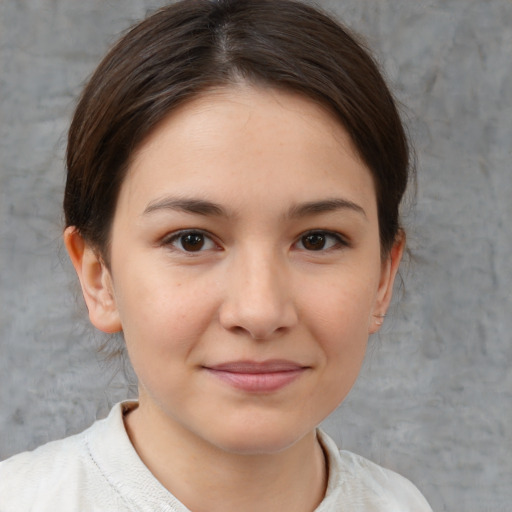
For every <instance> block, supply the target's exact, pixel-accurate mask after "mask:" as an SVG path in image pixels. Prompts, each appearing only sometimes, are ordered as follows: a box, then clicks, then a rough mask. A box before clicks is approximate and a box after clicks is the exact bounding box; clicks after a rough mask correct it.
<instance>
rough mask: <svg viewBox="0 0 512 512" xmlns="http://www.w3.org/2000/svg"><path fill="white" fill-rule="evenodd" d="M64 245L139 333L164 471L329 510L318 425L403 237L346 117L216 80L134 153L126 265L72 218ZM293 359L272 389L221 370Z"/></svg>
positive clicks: (189, 500) (151, 431)
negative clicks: (389, 222) (94, 243)
mask: <svg viewBox="0 0 512 512" xmlns="http://www.w3.org/2000/svg"><path fill="white" fill-rule="evenodd" d="M212 204H213V205H214V206H212ZM182 230H193V233H192V234H191V233H188V235H189V238H186V237H184V235H183V233H182ZM311 231H314V235H316V237H315V236H313V237H312V236H311ZM191 241H192V242H195V243H196V245H194V244H191V243H190V242H191ZM65 242H66V246H67V248H68V251H69V253H70V256H71V259H72V261H73V263H74V266H75V268H76V270H77V273H78V276H79V278H80V281H81V284H82V288H83V292H84V297H85V299H86V302H87V306H88V309H89V314H90V318H91V321H92V323H93V324H94V325H95V326H96V327H98V328H99V329H101V330H103V331H105V332H115V331H119V330H122V331H123V333H124V337H125V339H126V344H127V349H128V353H129V355H130V359H131V361H132V364H133V367H134V369H135V372H136V374H137V376H138V378H139V391H140V397H139V399H140V405H139V407H138V408H137V409H135V410H134V411H133V412H131V413H130V414H129V415H128V416H127V417H126V420H125V422H126V427H127V431H128V433H129V435H130V438H131V440H132V442H133V444H134V446H135V449H136V450H137V452H138V453H139V455H140V457H141V459H142V460H143V461H144V463H145V464H146V465H147V466H148V467H149V468H150V470H151V471H152V472H153V473H154V475H155V476H156V477H157V478H158V479H159V480H160V482H162V484H163V485H164V486H166V487H167V488H168V489H169V490H171V491H172V492H173V494H174V495H175V496H177V497H178V498H179V499H180V500H181V501H182V502H183V503H184V504H185V505H186V506H187V507H189V508H190V509H191V510H194V511H195V512H196V511H206V510H208V511H210V512H212V511H215V510H223V511H229V510H246V511H250V510H268V511H273V510H276V511H277V510H279V511H281V512H282V511H284V510H290V511H292V510H293V511H294V512H296V511H299V512H300V511H312V510H314V508H315V507H316V506H317V505H318V503H319V502H320V501H321V499H322V497H323V495H324V492H325V484H326V470H325V463H324V457H323V453H322V450H321V448H320V447H319V444H318V441H317V439H316V435H315V427H316V426H317V425H318V424H319V423H320V422H321V421H322V420H323V419H324V418H325V417H326V416H327V415H328V414H329V413H330V412H332V411H333V410H334V409H335V408H336V407H337V406H338V405H339V404H340V403H341V401H342V400H343V399H344V398H345V396H346V394H347V393H348V391H349V390H350V388H351V387H352V385H353V383H354V381H355V379H356V377H357V374H358V372H359V370H360V367H361V364H362V361H363V358H364V354H365V349H366V345H367V341H368V336H369V335H370V334H372V333H374V332H376V331H377V330H378V328H379V324H380V323H381V321H380V319H379V317H378V316H377V315H381V314H384V313H385V311H386V309H387V307H388V305H389V301H390V299H391V293H392V286H393V280H394V278H395V275H396V271H397V268H398V265H399V262H400V258H401V255H402V250H403V240H402V238H400V239H398V240H397V241H396V243H395V245H394V246H393V248H392V250H391V251H390V252H389V254H386V255H384V257H383V255H382V254H381V247H380V241H379V229H378V217H377V204H376V196H375V187H374V183H373V179H372V176H371V174H370V172H369V170H368V169H367V168H366V166H365V165H364V163H363V162H362V161H361V160H360V158H359V157H358V155H357V153H356V151H355V150H354V148H353V145H352V143H351V141H350V139H349V137H348V135H347V134H346V132H345V130H344V129H343V127H342V126H341V125H340V124H339V123H338V122H337V121H336V120H335V119H334V118H333V117H332V116H331V115H330V114H329V113H328V112H327V111H326V110H324V109H323V108H321V107H320V106H318V105H317V104H315V103H313V102H312V101H311V100H309V99H305V98H303V97H301V96H298V95H294V94H290V93H284V92H277V91H272V90H268V89H265V90H261V89H258V88H254V87H251V86H238V87H232V88H230V89H221V90H216V91H211V92H208V93H205V94H204V95H202V96H200V97H198V98H196V99H194V100H193V101H191V102H189V103H187V104H185V105H184V106H182V107H180V108H179V109H177V110H175V111H174V112H172V113H171V114H170V115H169V116H168V118H167V119H166V120H165V121H164V122H163V123H162V124H161V125H160V126H159V127H158V128H157V129H156V130H155V131H154V133H153V134H151V136H150V137H149V138H148V140H147V141H145V142H144V144H143V145H142V147H141V148H140V149H139V150H138V151H137V152H136V154H135V155H134V158H133V159H132V162H131V165H130V167H129V171H128V174H127V176H126V179H125V181H124V183H123V185H122V187H121V191H120V195H119V199H118V204H117V207H116V213H115V217H114V221H113V226H112V233H111V252H110V265H109V266H108V267H107V266H106V265H105V264H104V263H103V261H102V259H101V257H100V256H99V255H98V252H97V251H95V250H94V248H92V247H90V246H89V245H88V244H87V243H86V242H85V241H84V240H83V239H82V238H81V237H80V235H79V233H78V232H77V231H76V230H75V229H74V228H73V227H70V228H68V229H67V230H66V232H65ZM201 244H202V245H201ZM197 248H200V250H195V249H197ZM276 359H278V360H286V361H292V362H293V363H294V364H297V365H299V366H300V368H301V369H300V371H298V372H297V373H298V376H297V378H294V379H293V380H292V381H291V382H289V383H288V384H287V385H285V386H282V387H279V388H278V389H276V390H271V391H268V390H267V391H264V392H261V391H258V390H256V391H255V390H249V391H248V390H245V389H239V388H237V387H235V386H233V385H232V384H230V383H229V382H226V381H225V380H223V379H221V378H219V377H218V375H217V374H216V373H215V372H213V373H212V371H210V370H211V368H214V367H215V366H216V365H219V364H221V363H226V362H232V361H252V362H262V361H268V360H276ZM304 461H308V463H307V464H304Z"/></svg>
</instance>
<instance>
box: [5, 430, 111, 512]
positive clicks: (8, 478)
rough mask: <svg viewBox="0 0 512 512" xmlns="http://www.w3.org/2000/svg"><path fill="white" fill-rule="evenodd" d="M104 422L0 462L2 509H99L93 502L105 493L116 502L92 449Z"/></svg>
mask: <svg viewBox="0 0 512 512" xmlns="http://www.w3.org/2000/svg"><path fill="white" fill-rule="evenodd" d="M104 422H105V420H101V421H98V422H96V423H95V424H94V425H92V426H91V427H89V428H88V429H87V430H85V431H84V432H82V433H80V434H77V435H74V436H71V437H68V438H66V439H62V440H60V441H52V442H50V443H47V444H45V445H43V446H40V447H39V448H37V449H35V450H33V451H30V452H23V453H20V454H18V455H15V456H13V457H11V458H9V459H7V460H4V461H3V462H0V510H2V512H11V511H16V512H20V511H24V510H37V511H47V510H48V511H50V510H64V509H67V510H83V509H84V507H86V508H87V507H88V506H91V510H93V509H94V510H96V508H94V507H93V503H94V502H95V501H97V498H98V497H100V498H101V495H102V494H108V495H109V496H108V498H109V499H112V497H111V496H110V494H112V490H110V489H108V485H106V486H105V485H100V484H101V482H102V481H103V480H104V477H103V475H102V472H101V469H100V468H99V467H98V466H97V465H96V464H95V461H94V459H93V457H92V456H91V453H90V450H89V446H88V441H89V438H90V436H91V435H95V433H96V432H97V430H98V429H101V428H102V424H103V423H104ZM89 498H90V499H89ZM114 501H115V500H114Z"/></svg>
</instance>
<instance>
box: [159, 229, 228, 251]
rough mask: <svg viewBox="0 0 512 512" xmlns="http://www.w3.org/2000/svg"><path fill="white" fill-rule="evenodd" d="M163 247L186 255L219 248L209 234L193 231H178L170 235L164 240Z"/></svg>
mask: <svg viewBox="0 0 512 512" xmlns="http://www.w3.org/2000/svg"><path fill="white" fill-rule="evenodd" d="M163 245H165V246H169V247H171V248H174V249H176V250H178V251H180V252H184V253H191V252H203V251H209V250H215V249H218V248H219V247H218V246H217V244H216V243H215V242H214V241H213V240H212V238H211V237H210V236H209V235H208V234H207V233H203V232H202V231H192V230H190V231H178V232H177V233H174V234H172V235H170V236H169V237H167V238H165V239H164V240H163Z"/></svg>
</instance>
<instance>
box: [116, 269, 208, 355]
mask: <svg viewBox="0 0 512 512" xmlns="http://www.w3.org/2000/svg"><path fill="white" fill-rule="evenodd" d="M132 275H133V274H132ZM162 276H163V277H162ZM198 281H199V282H200V280H195V279H192V280H190V279H189V280H187V279H185V278H183V276H181V278H180V277H178V276H177V275H174V274H173V273H171V272H167V273H165V272H155V273H154V275H151V274H150V273H147V272H146V273H144V274H143V276H142V277H140V278H137V277H132V278H131V279H125V280H124V281H123V282H124V283H125V284H126V286H125V287H124V288H123V289H121V290H119V291H118V292H117V293H116V300H117V303H118V308H119V313H120V317H121V323H122V326H123V332H124V337H125V340H126V344H127V347H128V351H129V353H130V357H132V358H135V357H136V356H137V355H138V354H141V355H142V357H144V358H146V359H149V358H160V359H161V358H164V359H166V360H169V359H172V358H173V357H175V356H176V355H177V354H186V353H187V352H188V351H189V350H191V348H192V347H193V345H194V344H195V343H197V342H198V340H199V339H200V336H201V333H202V332H204V330H205V329H206V328H207V327H208V325H209V324H210V323H211V320H212V317H213V316H214V315H215V314H216V311H217V304H216V303H217V299H216V294H215V290H214V289H212V287H211V286H209V285H208V283H207V282H206V283H205V282H204V281H203V282H202V283H201V286H200V287H199V286H198V285H197V283H198ZM148 348H151V350H147V349H148Z"/></svg>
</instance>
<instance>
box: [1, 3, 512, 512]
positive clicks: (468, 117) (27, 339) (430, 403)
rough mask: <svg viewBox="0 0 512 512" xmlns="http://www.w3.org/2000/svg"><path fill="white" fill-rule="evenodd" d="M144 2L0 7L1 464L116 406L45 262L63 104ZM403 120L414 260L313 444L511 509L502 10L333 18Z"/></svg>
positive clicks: (59, 176) (65, 292) (71, 288)
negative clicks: (384, 80) (414, 167)
mask: <svg viewBox="0 0 512 512" xmlns="http://www.w3.org/2000/svg"><path fill="white" fill-rule="evenodd" d="M163 3H164V2H162V1H149V0H146V1H144V0H83V1H80V2H78V1H76V2H75V1H69V0H3V1H2V0H0V432H1V435H0V459H2V458H4V457H7V456H9V455H11V454H13V453H15V452H18V451H20V450H23V449H27V448H33V447H35V446H36V445H38V444H41V443H42V442H45V441H48V440H51V439H55V438H59V437H62V436H65V435H68V434H71V433H75V432H78V431H80V430H81V429H83V428H84V427H85V426H87V425H89V424H90V423H91V422H92V421H93V420H94V419H95V418H97V417H101V416H104V415H105V414H106V412H107V410H108V409H109V407H110V405H111V404H112V403H113V402H115V401H117V400H119V399H120V398H123V397H125V396H126V395H127V394H130V391H129V390H128V391H127V385H126V384H125V378H124V376H123V372H117V373H116V371H115V369H116V367H117V366H118V365H116V364H115V363H114V364H112V363H108V362H105V361H103V360H102V359H101V358H100V357H98V356H96V353H95V349H96V347H97V346H98V344H99V343H100V342H101V341H102V338H101V336H99V335H97V334H95V333H94V332H92V330H91V329H90V328H88V327H87V321H86V315H85V313H84V306H83V305H82V301H81V298H80V294H79V290H78V287H77V284H76V282H75V279H74V276H73V274H72V272H71V267H70V264H69V263H68V261H67V256H66V254H65V252H64V250H63V249H62V247H61V244H60V233H61V226H62V219H61V212H60V205H61V195H62V188H63V176H64V172H63V152H64V147H65V134H66V129H67V125H68V122H69V118H70V115H71V112H72V109H73V105H74V102H75V98H76V96H77V94H78V93H79V91H80V89H81V86H82V85H83V83H84V80H85V79H86V77H87V76H88V75H89V74H90V73H91V71H92V70H93V68H94V66H95V65H96V64H97V62H98V59H99V58H100V56H101V55H102V54H103V53H104V51H105V50H106V48H107V47H108V45H109V44H111V43H112V42H113V41H114V40H115V39H116V37H117V35H118V34H119V33H120V32H121V31H122V30H124V29H125V28H126V27H127V26H128V25H129V24H130V23H131V22H133V21H134V20H136V19H140V18H141V17H143V16H144V15H145V13H146V11H147V10H148V9H152V8H155V7H157V6H158V5H162V4H163ZM320 5H322V6H324V7H327V8H328V9H331V10H332V11H334V12H335V13H337V14H338V15H340V16H341V17H342V18H343V19H344V20H345V21H346V23H347V24H348V25H349V26H351V27H352V28H354V29H355V30H357V31H359V32H360V33H361V34H363V36H364V37H365V38H366V40H367V41H368V43H369V44H370V46H371V47H372V48H373V49H374V51H375V53H376V55H377V56H378V58H379V59H380V61H381V63H382V65H383V67H384V69H385V72H386V74H387V76H388V78H389V80H390V82H391V84H392V86H393V88H394V90H395V93H396V95H397V96H398V98H399V99H400V101H401V102H403V104H404V105H405V106H404V108H403V113H404V117H405V119H406V120H407V123H408V125H409V129H410V132H411V136H412V138H413V140H414V143H415V145H416V149H417V154H418V155H417V156H418V194H417V206H416V208H415V209H412V210H410V211H409V213H408V216H407V218H406V223H407V226H408V229H409V242H410V247H411V249H412V251H413V253H414V259H413V260H412V261H411V262H410V263H409V265H408V266H406V267H404V269H403V271H402V274H403V277H404V281H405V287H404V288H403V289H402V290H401V293H400V298H399V300H398V301H397V302H396V304H395V306H394V308H393V310H392V315H391V318H388V319H386V324H385V328H384V331H383V332H382V333H381V334H380V335H379V336H378V337H376V338H375V339H374V340H373V341H372V344H371V348H370V351H369V354H368V357H367V360H366V363H365V367H364V370H363V372H362V375H361V377H360V379H359V381H358V383H357V384H356V386H355V388H354V390H353V391H352V393H351V395H350V396H349V398H348V399H347V400H346V402H345V403H344V404H343V405H342V406H341V407H340V409H339V410H338V411H337V412H336V413H335V414H334V415H333V416H332V417H331V418H330V419H329V420H328V421H327V423H326V428H327V429H328V431H329V432H330V433H331V434H332V435H333V436H334V437H335V438H336V440H337V441H338V442H339V443H340V444H341V445H342V446H343V447H345V448H348V449H351V450H353V451H356V452H358V453H361V454H363V455H365V456H367V457H369V458H371V459H373V460H375V461H377V462H379V463H381V464H383V465H385V466H388V467H390V468H393V469H395V470H397V471H399V472H400V473H403V474H405V475H406V476H408V477H409V478H410V479H411V480H413V481H414V482H415V483H416V484H417V485H418V487H419V488H420V489H421V490H422V491H423V492H424V494H425V495H426V496H427V498H428V500H429V501H430V502H431V504H432V506H433V508H434V510H437V511H442V510H450V511H475V512H476V511H478V512H483V511H494V512H499V511H510V510H511V507H512V505H511V503H512V453H511V448H512V414H511V412H512V411H511V398H512V370H511V361H512V343H511V334H510V333H511V331H512V314H511V313H512V311H511V309H512V308H511V289H512V282H511V278H512V258H511V257H510V251H511V249H512V229H511V228H510V226H509V221H510V219H511V218H512V201H511V197H512V173H511V162H512V158H511V157H512V155H511V147H512V2H511V1H510V0H444V1H443V0H426V1H422V2H419V1H416V2H412V1H410V0H409V1H406V0H346V1H342V2H341V1H340V2H337V1H335V0H331V1H323V2H320Z"/></svg>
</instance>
